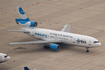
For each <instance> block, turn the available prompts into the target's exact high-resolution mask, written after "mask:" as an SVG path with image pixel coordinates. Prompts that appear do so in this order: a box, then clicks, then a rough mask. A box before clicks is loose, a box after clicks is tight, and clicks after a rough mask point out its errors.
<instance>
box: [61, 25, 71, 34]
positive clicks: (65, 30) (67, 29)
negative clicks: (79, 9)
mask: <svg viewBox="0 0 105 70" xmlns="http://www.w3.org/2000/svg"><path fill="white" fill-rule="evenodd" d="M61 31H62V32H68V33H70V32H71V29H70V25H65V26H64V27H63V29H62V30H61Z"/></svg>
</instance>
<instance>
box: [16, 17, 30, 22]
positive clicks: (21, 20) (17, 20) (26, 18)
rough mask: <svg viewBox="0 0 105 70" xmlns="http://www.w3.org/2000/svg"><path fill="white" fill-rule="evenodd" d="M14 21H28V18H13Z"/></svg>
mask: <svg viewBox="0 0 105 70" xmlns="http://www.w3.org/2000/svg"><path fill="white" fill-rule="evenodd" d="M15 21H16V22H19V21H30V19H29V18H26V19H15Z"/></svg>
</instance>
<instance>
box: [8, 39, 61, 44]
mask: <svg viewBox="0 0 105 70" xmlns="http://www.w3.org/2000/svg"><path fill="white" fill-rule="evenodd" d="M36 43H61V41H56V40H52V41H28V42H13V43H8V44H10V45H17V44H36Z"/></svg>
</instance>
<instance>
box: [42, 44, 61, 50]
mask: <svg viewBox="0 0 105 70" xmlns="http://www.w3.org/2000/svg"><path fill="white" fill-rule="evenodd" d="M44 48H51V49H53V50H59V49H60V46H59V45H58V44H49V45H45V46H44Z"/></svg>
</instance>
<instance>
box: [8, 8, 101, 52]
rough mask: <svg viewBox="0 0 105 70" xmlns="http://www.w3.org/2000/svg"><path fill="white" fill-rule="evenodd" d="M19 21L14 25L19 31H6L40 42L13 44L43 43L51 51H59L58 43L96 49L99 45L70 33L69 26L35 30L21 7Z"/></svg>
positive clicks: (34, 25) (89, 39)
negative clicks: (19, 26)
mask: <svg viewBox="0 0 105 70" xmlns="http://www.w3.org/2000/svg"><path fill="white" fill-rule="evenodd" d="M18 12H19V15H20V19H15V21H16V23H17V24H19V25H21V26H23V27H22V28H21V30H8V31H13V32H23V33H25V34H27V35H29V36H31V37H34V38H38V39H41V41H29V42H15V43H9V44H11V45H13V44H35V43H45V44H46V45H45V46H44V48H51V49H53V50H59V49H60V43H66V44H72V45H77V46H82V47H85V48H86V49H87V50H86V52H89V50H88V48H93V47H98V46H100V45H101V43H100V42H99V41H98V40H97V39H95V38H93V37H90V36H86V35H80V34H74V33H71V29H70V25H65V26H64V28H63V29H62V30H61V31H56V30H50V29H42V28H36V26H37V24H38V23H37V22H36V21H30V19H29V18H28V17H27V15H26V14H25V12H24V11H23V10H22V8H21V7H18Z"/></svg>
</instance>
